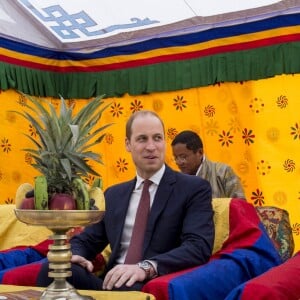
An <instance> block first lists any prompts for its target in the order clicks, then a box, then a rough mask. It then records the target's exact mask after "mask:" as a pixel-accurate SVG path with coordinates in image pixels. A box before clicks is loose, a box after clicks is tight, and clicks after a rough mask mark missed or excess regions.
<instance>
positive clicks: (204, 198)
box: [71, 167, 214, 275]
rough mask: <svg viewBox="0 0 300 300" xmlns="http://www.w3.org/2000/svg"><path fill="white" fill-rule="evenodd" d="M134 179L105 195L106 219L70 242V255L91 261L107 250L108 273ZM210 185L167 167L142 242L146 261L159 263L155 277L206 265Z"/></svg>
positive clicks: (209, 248)
mask: <svg viewBox="0 0 300 300" xmlns="http://www.w3.org/2000/svg"><path fill="white" fill-rule="evenodd" d="M135 183H136V179H133V180H131V181H128V182H125V183H121V184H117V185H115V186H112V187H110V188H108V189H107V190H106V192H105V202H106V213H105V216H104V219H103V220H102V221H100V222H99V223H97V224H94V225H91V226H88V227H87V228H86V229H85V231H84V232H83V233H82V234H80V235H79V236H76V237H74V238H73V239H72V240H71V244H72V253H73V254H79V255H81V256H84V257H86V258H87V259H90V260H91V259H93V258H94V257H95V256H96V254H97V253H99V252H101V251H102V250H103V249H104V248H105V247H106V246H107V245H108V244H110V247H111V250H112V253H111V256H110V259H109V262H108V266H107V268H108V269H110V268H112V267H113V266H114V265H115V264H116V262H115V260H116V257H117V255H118V250H119V245H120V240H121V235H122V230H123V225H124V222H125V218H126V212H127V208H128V204H129V200H130V196H131V193H132V191H133V189H134V187H135ZM211 201H212V196H211V187H210V184H209V183H208V182H207V181H205V180H203V179H201V178H199V177H197V176H192V175H186V174H182V173H179V172H175V171H173V170H171V169H170V168H169V167H166V170H165V173H164V175H163V177H162V179H161V182H160V184H159V186H158V188H157V192H156V195H155V198H154V202H153V204H152V208H151V212H150V217H149V221H148V225H147V229H146V235H145V241H144V255H143V258H144V259H151V260H155V261H157V266H158V273H159V275H163V274H167V273H171V272H174V271H178V270H182V269H185V268H189V267H193V266H196V265H200V264H203V263H205V262H207V261H208V259H209V257H210V255H211V252H212V247H213V242H214V223H213V210H212V203H211Z"/></svg>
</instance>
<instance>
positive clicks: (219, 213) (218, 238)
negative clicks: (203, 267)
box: [212, 198, 231, 254]
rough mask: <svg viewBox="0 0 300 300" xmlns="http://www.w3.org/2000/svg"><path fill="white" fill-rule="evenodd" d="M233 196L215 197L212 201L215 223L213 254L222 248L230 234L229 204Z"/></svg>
mask: <svg viewBox="0 0 300 300" xmlns="http://www.w3.org/2000/svg"><path fill="white" fill-rule="evenodd" d="M230 201H231V198H214V199H213V201H212V205H213V210H214V213H215V214H214V223H215V242H214V247H213V254H214V253H216V252H217V251H219V250H220V249H221V248H222V245H223V243H224V242H225V240H226V239H227V238H228V236H229V206H230Z"/></svg>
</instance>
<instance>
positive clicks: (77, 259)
mask: <svg viewBox="0 0 300 300" xmlns="http://www.w3.org/2000/svg"><path fill="white" fill-rule="evenodd" d="M71 262H72V263H74V264H78V265H80V266H82V267H83V268H85V269H87V270H88V271H89V272H93V270H94V265H93V264H92V262H91V261H89V260H87V259H85V258H84V257H82V256H80V255H72V258H71Z"/></svg>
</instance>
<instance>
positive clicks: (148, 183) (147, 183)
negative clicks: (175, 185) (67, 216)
mask: <svg viewBox="0 0 300 300" xmlns="http://www.w3.org/2000/svg"><path fill="white" fill-rule="evenodd" d="M151 184H152V181H151V180H149V179H145V180H144V188H149V186H150V185H151Z"/></svg>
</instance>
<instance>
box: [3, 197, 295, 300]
mask: <svg viewBox="0 0 300 300" xmlns="http://www.w3.org/2000/svg"><path fill="white" fill-rule="evenodd" d="M213 207H214V211H215V216H214V221H215V226H216V236H215V244H214V250H213V256H212V258H211V260H210V261H209V262H208V263H207V264H205V265H202V266H199V267H196V268H192V269H188V270H184V271H181V272H177V273H174V274H169V275H165V276H160V277H158V278H155V279H153V280H151V281H149V282H148V283H147V284H146V285H145V286H144V289H143V291H144V292H146V293H149V294H152V295H154V296H155V297H156V299H157V300H164V299H166V300H167V299H172V300H177V299H180V300H184V299H215V300H217V299H225V297H226V295H227V294H228V293H229V292H230V291H231V290H232V289H233V288H235V287H237V286H238V285H240V284H242V283H244V282H246V281H247V280H249V279H251V278H254V277H256V276H259V275H260V274H262V273H264V272H265V271H267V270H268V269H270V268H272V267H274V266H277V265H279V264H281V263H282V262H284V261H286V260H287V259H289V258H290V257H291V256H292V255H293V253H294V241H293V236H292V229H291V226H290V222H289V215H288V213H287V212H286V211H285V210H283V209H280V208H277V207H254V206H252V205H251V204H249V203H247V202H245V201H243V200H240V199H227V198H226V199H225V198H224V199H214V200H213ZM13 209H14V205H0V250H1V251H2V253H0V260H1V254H3V251H6V250H7V249H11V248H12V247H16V246H18V247H19V246H25V248H26V246H34V245H38V244H39V243H40V242H42V241H43V240H45V239H47V238H48V236H49V235H50V231H49V230H47V229H46V228H40V227H34V226H28V225H25V224H23V223H21V222H19V221H18V220H17V219H16V217H15V215H14V211H13ZM39 245H42V246H43V243H41V244H39ZM30 248H31V249H33V250H38V251H39V250H40V249H39V248H36V249H35V247H30ZM44 252H45V249H42V250H41V253H42V255H43V254H45V253H44ZM104 258H105V257H104ZM104 261H105V259H104ZM0 266H1V261H0ZM21 267H22V266H21ZM2 268H3V266H2ZM6 273H7V272H5V270H2V271H1V270H0V280H1V282H2V284H3V283H4V284H20V285H33V284H32V282H22V281H21V282H20V281H16V280H17V279H16V278H17V277H16V276H8V277H7V278H10V280H12V278H14V279H13V282H11V281H8V282H7V281H5V274H6ZM23 277H24V276H21V277H20V278H23ZM18 280H19V279H18ZM20 280H21V279H20ZM22 280H23V279H22ZM202 294H203V296H201V297H200V295H202ZM195 295H196V296H197V297H196V298H194V297H195Z"/></svg>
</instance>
